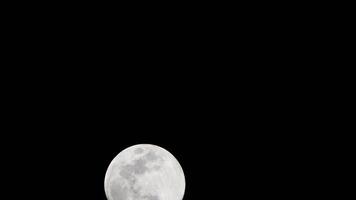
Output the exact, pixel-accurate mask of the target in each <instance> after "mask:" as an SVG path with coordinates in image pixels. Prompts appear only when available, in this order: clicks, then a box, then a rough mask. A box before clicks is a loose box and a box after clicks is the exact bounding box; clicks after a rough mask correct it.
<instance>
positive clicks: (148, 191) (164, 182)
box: [104, 144, 185, 200]
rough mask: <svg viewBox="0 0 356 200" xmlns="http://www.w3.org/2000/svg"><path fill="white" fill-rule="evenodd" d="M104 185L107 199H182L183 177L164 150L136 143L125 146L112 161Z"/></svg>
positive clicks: (175, 162) (169, 154)
mask: <svg viewBox="0 0 356 200" xmlns="http://www.w3.org/2000/svg"><path fill="white" fill-rule="evenodd" d="M104 188H105V194H106V197H107V198H108V200H182V199H183V195H184V191H185V177H184V173H183V169H182V167H181V166H180V164H179V163H178V161H177V159H176V158H175V157H174V156H173V155H172V154H171V153H169V152H168V151H167V150H165V149H163V148H161V147H159V146H156V145H151V144H139V145H134V146H131V147H128V148H127V149H124V150H123V151H121V152H120V153H119V154H118V155H117V156H116V157H115V158H114V159H113V160H112V161H111V163H110V165H109V167H108V169H107V171H106V174H105V182H104Z"/></svg>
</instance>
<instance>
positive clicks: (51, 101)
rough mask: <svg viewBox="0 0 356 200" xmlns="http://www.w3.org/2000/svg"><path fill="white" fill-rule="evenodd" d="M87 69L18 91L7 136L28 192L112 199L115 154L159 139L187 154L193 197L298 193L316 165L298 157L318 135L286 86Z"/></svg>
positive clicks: (158, 142) (183, 156)
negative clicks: (108, 182) (307, 131)
mask: <svg viewBox="0 0 356 200" xmlns="http://www.w3.org/2000/svg"><path fill="white" fill-rule="evenodd" d="M82 72H83V71H79V73H78V72H74V71H72V74H76V75H74V76H66V77H67V79H65V81H64V80H63V76H59V77H57V76H52V77H49V76H48V77H46V79H36V80H32V82H31V84H24V83H23V82H21V84H20V85H18V87H17V88H18V89H17V90H13V91H12V93H13V95H9V96H8V98H9V100H11V104H8V106H9V107H8V108H10V110H11V113H10V114H9V116H8V117H7V120H9V121H15V122H18V123H15V124H11V129H10V131H9V132H8V133H9V134H8V136H9V137H8V138H6V139H4V140H3V141H4V143H7V144H11V148H10V150H8V151H11V152H13V154H14V155H13V154H11V155H10V154H9V157H10V158H11V160H13V162H9V167H12V168H13V167H14V166H19V169H18V171H20V172H21V173H20V177H22V176H23V178H21V180H26V187H25V189H24V191H26V193H25V194H26V195H31V196H32V195H35V196H38V197H39V198H46V197H48V196H54V197H53V198H58V199H61V198H66V197H68V196H70V197H71V198H72V199H105V194H104V177H105V172H106V169H107V167H108V166H109V164H110V162H111V160H112V159H113V158H114V157H115V156H116V155H117V154H118V153H119V152H120V151H122V150H123V149H125V148H127V147H129V146H131V145H135V144H141V143H149V144H155V145H159V146H161V147H163V148H165V149H167V150H168V151H169V152H171V153H172V154H173V155H174V156H175V157H176V158H177V159H178V161H179V162H180V164H181V165H182V168H183V170H184V173H185V177H186V193H185V197H184V199H194V198H231V197H232V196H237V197H243V198H245V199H248V198H257V197H261V196H273V197H277V198H284V197H288V196H290V195H291V194H294V193H293V191H294V190H295V188H296V187H295V185H294V183H293V184H292V183H291V181H292V182H294V180H299V179H300V177H298V176H303V173H302V172H303V169H305V168H306V167H307V166H304V165H303V164H301V163H299V162H298V160H299V159H301V156H300V155H301V154H303V151H304V149H305V148H308V145H309V144H308V143H309V142H311V141H312V140H310V141H305V140H304V138H305V135H303V132H302V131H303V129H302V128H303V127H304V126H305V125H301V124H305V123H307V122H306V121H303V120H305V118H300V116H303V114H302V113H303V110H302V109H299V110H295V109H296V108H294V107H295V106H297V105H295V104H293V101H290V102H289V101H287V100H284V101H283V102H281V101H280V98H284V99H286V98H287V97H286V96H285V95H286V94H287V93H286V92H283V95H281V94H280V93H274V92H273V91H272V90H270V91H269V92H266V93H264V92H263V91H259V89H260V88H261V87H266V85H264V84H262V83H261V84H257V86H256V82H255V81H252V82H253V83H251V81H250V80H246V79H239V80H238V81H237V82H238V83H241V84H238V83H236V80H235V79H237V78H236V77H232V79H229V80H223V79H218V80H217V79H215V80H216V81H217V82H215V83H214V81H212V80H213V78H210V77H209V78H208V79H209V80H204V79H203V78H198V76H199V75H200V72H201V71H198V72H193V71H190V73H191V74H195V75H194V76H191V78H189V76H185V77H186V78H185V79H184V81H182V77H183V76H181V74H176V75H178V76H168V75H167V74H160V75H161V77H165V78H163V79H162V78H161V79H160V78H159V77H157V76H149V78H152V79H153V81H149V80H147V77H146V79H145V77H143V76H140V78H138V77H137V75H138V73H129V72H127V75H128V76H127V77H126V79H119V78H116V74H120V73H119V72H118V71H111V72H110V73H107V72H105V74H106V76H101V75H102V74H100V73H96V74H95V75H92V76H88V77H90V78H83V77H85V76H83V75H82ZM187 73H189V72H187ZM131 75H134V76H135V78H133V77H132V76H131ZM254 75H256V74H255V73H254ZM70 77H71V78H70ZM79 77H80V78H79ZM98 77H106V78H100V79H98ZM153 77H154V78H153ZM226 77H227V76H226ZM131 78H132V79H131ZM260 80H262V79H260ZM223 81H225V82H230V81H231V82H235V84H233V85H230V84H222V83H223ZM35 82H38V84H33V83H35ZM115 82H116V84H114V83H115ZM155 82H157V83H156V84H154V83H155ZM264 91H266V90H264ZM15 93H16V94H15ZM10 105H11V106H10ZM290 113H293V114H295V115H294V116H291V114H290ZM301 141H302V142H303V143H302V144H299V142H301ZM4 147H5V146H4ZM19 160H20V163H21V164H19V165H16V164H15V163H17V162H19Z"/></svg>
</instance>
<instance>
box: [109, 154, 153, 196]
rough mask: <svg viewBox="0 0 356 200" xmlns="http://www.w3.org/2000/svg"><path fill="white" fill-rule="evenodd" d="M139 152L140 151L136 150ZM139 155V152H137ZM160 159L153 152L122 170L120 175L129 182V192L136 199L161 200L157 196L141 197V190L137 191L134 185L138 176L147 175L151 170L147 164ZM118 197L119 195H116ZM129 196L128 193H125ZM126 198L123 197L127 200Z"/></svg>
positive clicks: (123, 167)
mask: <svg viewBox="0 0 356 200" xmlns="http://www.w3.org/2000/svg"><path fill="white" fill-rule="evenodd" d="M136 150H138V149H136ZM135 153H137V152H135ZM158 159H159V157H158V156H157V155H156V154H155V153H154V152H152V151H150V152H148V153H147V154H146V155H145V156H143V157H142V158H139V159H137V160H135V161H134V162H133V164H126V165H124V166H122V167H121V170H120V175H121V177H123V178H124V179H126V180H127V181H128V183H129V184H128V185H129V190H130V191H131V192H132V195H133V197H134V199H142V200H159V198H158V196H156V195H144V196H141V195H140V191H139V189H135V188H134V185H135V184H136V182H137V180H136V175H142V174H144V173H146V172H147V171H148V170H149V169H148V168H147V166H146V164H147V162H153V161H156V160H158ZM118 190H121V191H123V190H122V188H119V189H118ZM115 195H116V196H118V194H115ZM125 195H126V196H127V191H126V193H125ZM126 196H121V197H123V198H125V199H126ZM125 199H115V198H114V200H125Z"/></svg>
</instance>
